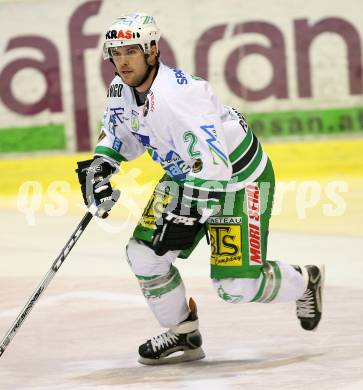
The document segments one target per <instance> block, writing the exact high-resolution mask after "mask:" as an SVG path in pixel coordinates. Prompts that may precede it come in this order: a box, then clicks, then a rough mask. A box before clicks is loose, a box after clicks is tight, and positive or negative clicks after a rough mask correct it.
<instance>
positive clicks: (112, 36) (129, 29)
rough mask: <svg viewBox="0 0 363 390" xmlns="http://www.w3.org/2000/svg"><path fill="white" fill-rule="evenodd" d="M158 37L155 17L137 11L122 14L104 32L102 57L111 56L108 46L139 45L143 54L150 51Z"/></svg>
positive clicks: (158, 31) (158, 32) (156, 42)
mask: <svg viewBox="0 0 363 390" xmlns="http://www.w3.org/2000/svg"><path fill="white" fill-rule="evenodd" d="M159 39H160V30H159V27H158V26H157V25H156V22H155V19H154V18H153V17H152V16H150V15H147V14H145V13H141V12H137V13H132V14H128V15H123V16H120V17H119V18H117V19H116V20H114V21H113V22H112V24H111V26H110V27H109V28H108V30H107V31H106V34H105V41H104V43H103V58H104V59H105V60H107V59H108V58H111V55H110V50H109V49H110V48H112V47H119V46H125V45H141V47H142V49H143V51H144V53H145V54H149V53H150V45H151V42H152V41H155V44H156V46H157V45H158V42H159Z"/></svg>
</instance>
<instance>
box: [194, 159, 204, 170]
mask: <svg viewBox="0 0 363 390" xmlns="http://www.w3.org/2000/svg"><path fill="white" fill-rule="evenodd" d="M202 169H203V161H202V160H201V159H200V158H198V159H196V160H195V162H194V164H193V167H192V171H193V172H194V173H199V172H200V171H201V170H202Z"/></svg>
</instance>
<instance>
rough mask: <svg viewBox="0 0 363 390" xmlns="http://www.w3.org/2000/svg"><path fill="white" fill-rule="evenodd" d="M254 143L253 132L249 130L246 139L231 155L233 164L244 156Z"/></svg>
mask: <svg viewBox="0 0 363 390" xmlns="http://www.w3.org/2000/svg"><path fill="white" fill-rule="evenodd" d="M251 142H252V130H251V129H250V128H248V131H247V134H246V136H245V138H243V140H242V142H241V143H240V144H239V145H238V146H237V147H236V149H235V150H234V151H233V152H232V153H231V154H230V155H229V159H230V161H231V163H232V164H233V163H234V162H235V161H236V160H237V159H238V158H239V157H240V156H241V155H243V154H244V153H245V152H246V150H247V149H248V147H249V146H250V144H251Z"/></svg>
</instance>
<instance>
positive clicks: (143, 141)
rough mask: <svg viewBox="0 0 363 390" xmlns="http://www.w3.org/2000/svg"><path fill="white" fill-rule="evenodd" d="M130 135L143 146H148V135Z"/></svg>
mask: <svg viewBox="0 0 363 390" xmlns="http://www.w3.org/2000/svg"><path fill="white" fill-rule="evenodd" d="M132 135H133V136H134V137H135V138H136V139H137V140H138V141H139V142H140V143H141V144H143V145H144V146H146V147H148V146H150V137H149V136H148V135H143V134H138V133H134V132H132Z"/></svg>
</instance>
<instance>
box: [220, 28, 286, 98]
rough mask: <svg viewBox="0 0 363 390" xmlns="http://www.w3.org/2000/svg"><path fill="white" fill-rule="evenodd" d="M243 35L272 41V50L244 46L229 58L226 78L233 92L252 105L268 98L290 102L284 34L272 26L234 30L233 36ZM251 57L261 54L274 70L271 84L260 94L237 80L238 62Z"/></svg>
mask: <svg viewBox="0 0 363 390" xmlns="http://www.w3.org/2000/svg"><path fill="white" fill-rule="evenodd" d="M244 33H257V34H262V35H265V36H266V37H267V38H268V39H269V40H270V42H271V46H270V47H266V46H262V45H258V44H248V45H243V46H240V47H238V48H237V49H235V50H234V51H233V52H232V53H231V54H230V55H229V57H228V59H227V61H226V65H225V69H224V75H225V78H226V81H227V84H228V85H229V87H230V89H231V90H232V91H233V92H234V93H235V94H236V95H237V96H239V97H241V98H243V99H245V100H249V101H257V100H263V99H266V98H267V97H269V96H276V97H277V98H278V99H284V98H287V97H288V93H287V71H286V53H285V43H284V37H283V35H282V33H281V31H280V30H279V29H278V28H277V27H276V26H274V25H272V24H270V23H266V22H258V21H256V22H248V23H241V24H238V25H237V26H236V27H235V28H234V32H233V35H238V34H244ZM251 54H259V55H262V56H264V57H266V59H267V60H268V61H270V63H271V65H272V68H273V75H272V79H271V81H270V83H269V84H268V85H267V86H266V87H264V88H262V89H260V90H255V89H250V88H247V87H246V86H244V85H243V84H242V83H241V82H240V80H239V79H238V74H237V73H238V72H237V68H238V64H239V61H241V60H242V59H243V58H245V57H247V56H248V55H251Z"/></svg>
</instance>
